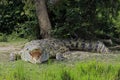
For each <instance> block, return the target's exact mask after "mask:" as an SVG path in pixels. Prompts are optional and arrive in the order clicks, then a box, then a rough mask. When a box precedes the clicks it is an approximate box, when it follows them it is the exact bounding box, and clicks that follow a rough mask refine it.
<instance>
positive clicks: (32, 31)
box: [0, 0, 120, 39]
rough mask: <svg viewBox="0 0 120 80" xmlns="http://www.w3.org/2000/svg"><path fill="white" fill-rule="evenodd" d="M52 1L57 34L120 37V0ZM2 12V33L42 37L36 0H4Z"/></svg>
mask: <svg viewBox="0 0 120 80" xmlns="http://www.w3.org/2000/svg"><path fill="white" fill-rule="evenodd" d="M49 1H52V0H47V9H48V13H49V18H50V20H51V23H52V33H53V36H54V37H59V38H85V39H87V38H88V39H89V38H91V36H92V38H95V37H99V36H98V35H106V34H108V35H110V36H113V37H116V38H119V37H120V36H119V35H120V28H119V27H120V24H119V23H120V22H119V16H120V0H115V1H114V0H107V1H105V0H84V1H83V0H74V1H73V0H61V1H59V2H58V3H57V4H56V5H52V4H51V3H49ZM0 12H2V13H1V14H0V26H1V29H0V32H1V33H4V34H14V35H13V36H16V37H22V38H28V37H30V38H32V39H35V38H40V36H39V27H38V21H37V17H36V11H35V6H34V1H33V0H20V1H19V0H0ZM89 36H90V37H89ZM100 38H101V37H100Z"/></svg>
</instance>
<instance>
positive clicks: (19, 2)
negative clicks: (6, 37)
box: [0, 0, 39, 38]
mask: <svg viewBox="0 0 120 80" xmlns="http://www.w3.org/2000/svg"><path fill="white" fill-rule="evenodd" d="M0 6H1V7H0V12H2V13H1V14H0V27H1V29H0V32H1V33H5V34H11V35H13V36H14V37H21V38H23V37H24V38H28V37H30V38H31V37H32V38H36V34H37V35H39V29H38V28H39V27H38V26H37V25H38V23H37V18H36V13H35V7H34V5H33V0H1V1H0ZM31 34H32V35H31Z"/></svg>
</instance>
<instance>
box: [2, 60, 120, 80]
mask: <svg viewBox="0 0 120 80" xmlns="http://www.w3.org/2000/svg"><path fill="white" fill-rule="evenodd" d="M8 68H9V69H7V70H8V71H7V73H6V74H4V75H3V76H0V79H1V80H4V79H5V80H120V65H111V64H105V63H101V62H96V61H92V62H91V61H90V62H86V63H85V62H77V63H75V64H74V65H72V64H69V65H66V64H61V63H60V64H56V63H55V64H53V63H51V64H50V63H49V64H40V65H34V64H30V63H24V62H17V63H15V65H14V66H13V65H12V67H11V68H10V67H8ZM0 69H1V68H0Z"/></svg>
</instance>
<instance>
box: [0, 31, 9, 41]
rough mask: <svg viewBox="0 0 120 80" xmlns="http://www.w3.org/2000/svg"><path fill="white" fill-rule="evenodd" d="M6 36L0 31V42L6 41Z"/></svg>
mask: <svg viewBox="0 0 120 80" xmlns="http://www.w3.org/2000/svg"><path fill="white" fill-rule="evenodd" d="M7 41H8V38H7V35H6V34H3V33H0V42H7Z"/></svg>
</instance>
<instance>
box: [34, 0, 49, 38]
mask: <svg viewBox="0 0 120 80" xmlns="http://www.w3.org/2000/svg"><path fill="white" fill-rule="evenodd" d="M45 1H46V0H35V6H36V13H37V16H38V21H39V26H40V30H41V31H40V34H41V36H42V38H50V37H51V23H50V20H49V16H48V12H47V7H46V3H45Z"/></svg>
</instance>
